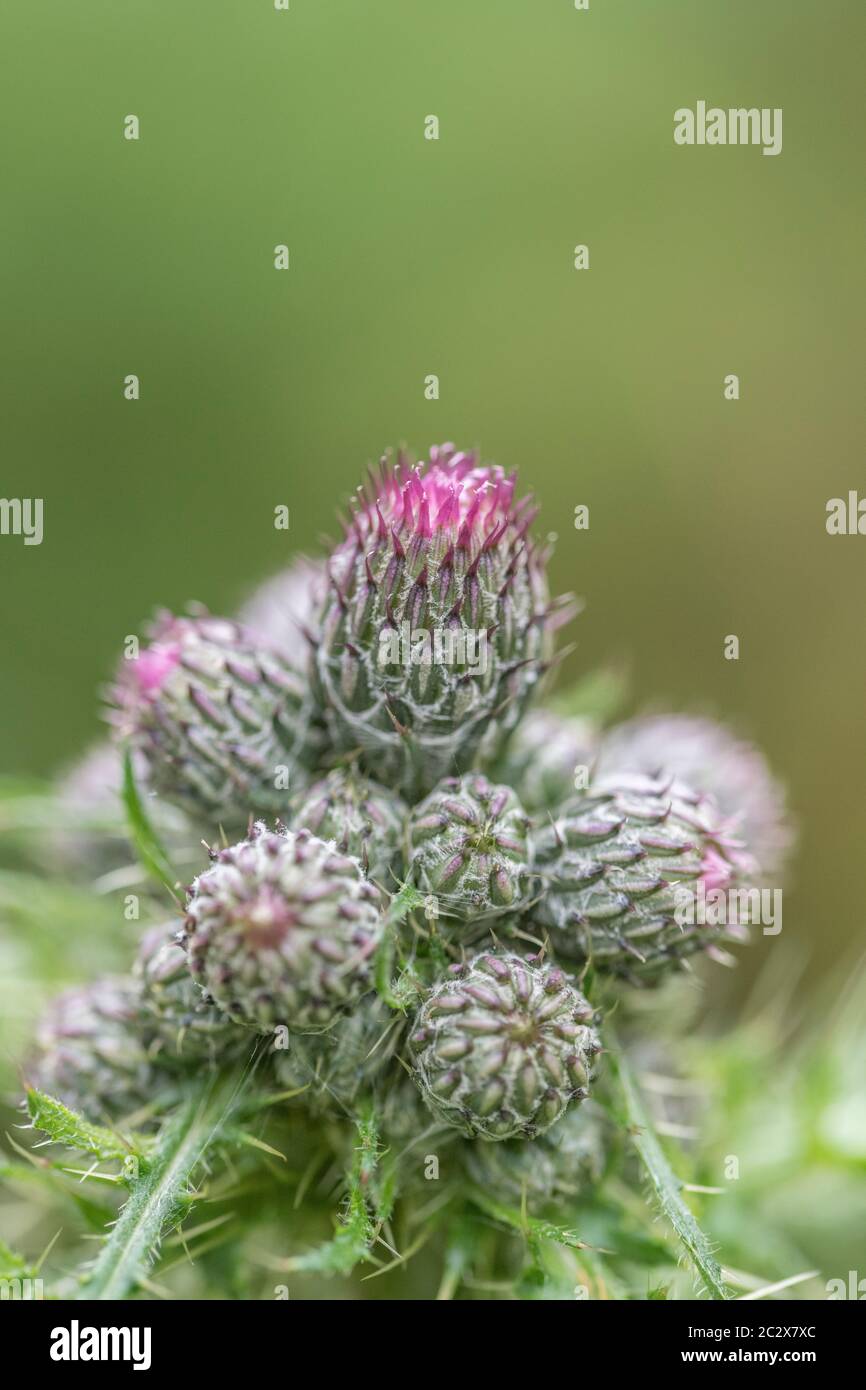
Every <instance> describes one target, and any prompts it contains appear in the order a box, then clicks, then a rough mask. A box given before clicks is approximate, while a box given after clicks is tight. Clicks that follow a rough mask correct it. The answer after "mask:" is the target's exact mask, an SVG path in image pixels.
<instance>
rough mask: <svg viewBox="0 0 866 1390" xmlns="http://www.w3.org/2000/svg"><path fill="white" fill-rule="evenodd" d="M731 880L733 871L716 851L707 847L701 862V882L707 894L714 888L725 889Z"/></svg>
mask: <svg viewBox="0 0 866 1390" xmlns="http://www.w3.org/2000/svg"><path fill="white" fill-rule="evenodd" d="M732 878H733V869H732V868H731V865H730V864H729V863H728V861H727V859H723V858H722V856H721V855H720V854H719V852H718V850H715V849H713V848H712V846H709V847H708V848H707V850H706V852H705V854H704V857H703V860H702V861H701V882H702V883H703V885H704V888H705V889H706V891H707V892H708V893H711V892H712V891H713V889H715V888H726V887H727V885H728V884H729V883H730V881H731V879H732Z"/></svg>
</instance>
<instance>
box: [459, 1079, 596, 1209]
mask: <svg viewBox="0 0 866 1390" xmlns="http://www.w3.org/2000/svg"><path fill="white" fill-rule="evenodd" d="M605 1130H606V1126H605V1123H604V1116H603V1114H602V1112H601V1111H600V1110H598V1109H597V1108H594V1106H593V1102H592V1101H586V1102H585V1103H584V1104H583V1105H581V1106H579V1107H578V1108H577V1109H576V1110H573V1109H572V1110H568V1111H566V1113H565V1115H563V1117H562V1119H561V1120H557V1122H556V1124H555V1125H553V1127H552V1128H551V1129H548V1130H547V1131H546V1132H545V1133H544V1134H540V1135H539V1136H538V1138H537V1139H507V1140H505V1141H504V1143H502V1144H478V1143H472V1142H471V1141H470V1142H465V1143H464V1144H463V1146H462V1158H463V1164H464V1167H465V1170H466V1173H467V1175H468V1176H469V1179H470V1181H472V1182H474V1183H475V1185H476V1186H477V1187H479V1188H481V1190H482V1191H483V1192H485V1193H487V1194H488V1195H489V1196H491V1197H493V1198H494V1199H496V1200H498V1201H500V1202H507V1203H509V1204H510V1205H512V1206H515V1207H519V1206H520V1205H521V1203H522V1202H523V1199H524V1197H525V1198H526V1202H527V1205H528V1207H529V1208H530V1210H533V1209H534V1210H536V1211H537V1210H539V1209H540V1208H543V1207H545V1206H547V1205H548V1204H550V1203H553V1202H563V1201H569V1200H573V1199H574V1198H575V1197H578V1196H584V1195H585V1194H586V1192H587V1191H588V1190H589V1189H591V1188H592V1187H594V1186H595V1185H596V1183H598V1181H599V1180H600V1178H601V1175H602V1173H603V1171H604V1160H605V1137H606V1135H605Z"/></svg>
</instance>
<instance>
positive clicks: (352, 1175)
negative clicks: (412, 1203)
mask: <svg viewBox="0 0 866 1390" xmlns="http://www.w3.org/2000/svg"><path fill="white" fill-rule="evenodd" d="M356 1128H357V1135H358V1143H357V1145H356V1146H355V1151H354V1156H353V1159H352V1166H351V1168H350V1170H349V1173H348V1174H347V1177H346V1184H347V1194H346V1205H345V1210H344V1213H343V1215H342V1217H341V1225H340V1229H339V1230H338V1231H337V1234H336V1235H335V1236H334V1237H333V1239H332V1240H328V1241H325V1242H324V1243H323V1244H321V1245H317V1246H316V1247H315V1248H314V1249H313V1250H308V1251H307V1252H306V1254H304V1255H296V1256H294V1257H293V1258H292V1259H290V1260H288V1261H287V1262H286V1266H285V1267H286V1269H287V1270H289V1271H302V1270H303V1271H305V1272H307V1273H311V1272H316V1273H318V1274H351V1272H352V1270H353V1269H354V1268H355V1266H356V1265H357V1264H360V1263H361V1261H362V1260H369V1258H370V1250H371V1248H372V1246H373V1243H374V1241H375V1240H376V1238H377V1236H378V1234H379V1231H380V1229H381V1227H382V1224H383V1222H385V1221H386V1220H387V1219H388V1216H389V1215H390V1210H391V1203H392V1202H393V1185H392V1183H391V1182H390V1181H389V1179H388V1175H387V1174H386V1177H385V1180H384V1181H383V1182H381V1183H378V1182H377V1181H376V1180H377V1178H378V1176H379V1164H380V1159H381V1154H380V1149H379V1131H378V1126H377V1124H376V1120H375V1117H374V1116H373V1114H372V1112H369V1113H367V1114H365V1115H362V1116H360V1117H359V1118H358V1119H357V1121H356Z"/></svg>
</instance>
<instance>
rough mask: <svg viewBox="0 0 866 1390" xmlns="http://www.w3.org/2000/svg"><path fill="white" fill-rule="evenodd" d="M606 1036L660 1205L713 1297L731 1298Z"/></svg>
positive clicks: (627, 1071) (623, 1062) (626, 1068)
mask: <svg viewBox="0 0 866 1390" xmlns="http://www.w3.org/2000/svg"><path fill="white" fill-rule="evenodd" d="M607 1037H608V1042H609V1043H610V1044H611V1050H610V1052H609V1054H608V1058H609V1061H610V1063H611V1066H612V1070H613V1073H614V1075H615V1077H616V1079H617V1081H618V1083H619V1089H620V1095H621V1097H622V1101H623V1105H624V1109H625V1116H626V1119H627V1121H628V1126H629V1132H630V1135H631V1139H632V1143H633V1144H634V1146H635V1149H636V1150H637V1153H638V1156H639V1158H640V1160H641V1162H642V1163H643V1166H644V1168H645V1169H646V1173H647V1177H648V1178H649V1180H650V1183H651V1185H652V1188H653V1191H654V1192H655V1194H656V1197H657V1198H658V1202H659V1206H660V1207H661V1210H662V1212H663V1214H664V1216H665V1217H666V1218H667V1220H668V1221H669V1222H670V1224H671V1225H672V1226H673V1228H674V1230H675V1231H676V1233H677V1235H678V1236H679V1238H680V1240H681V1241H682V1244H683V1248H684V1249H685V1252H686V1254H687V1256H688V1258H689V1260H690V1261H691V1263H692V1264H693V1265H694V1268H695V1270H696V1272H697V1274H698V1276H699V1278H700V1280H701V1282H702V1283H703V1285H704V1288H705V1289H706V1291H707V1293H708V1294H709V1296H710V1298H715V1299H727V1298H730V1297H732V1294H731V1291H730V1289H728V1288H727V1286H726V1285H725V1282H724V1279H723V1277H722V1271H721V1267H720V1265H719V1262H718V1260H717V1259H716V1258H715V1256H714V1254H713V1252H712V1248H711V1246H710V1242H709V1240H708V1238H707V1236H706V1235H705V1234H704V1232H703V1231H702V1230H701V1228H700V1226H699V1225H698V1223H697V1221H696V1220H695V1218H694V1216H693V1214H692V1212H691V1211H690V1210H689V1208H688V1207H687V1206H686V1203H685V1201H684V1200H683V1197H682V1187H683V1184H682V1183H681V1182H680V1180H679V1178H678V1177H677V1176H676V1174H675V1173H674V1171H673V1169H672V1168H671V1166H670V1164H669V1163H668V1160H667V1158H666V1157H665V1154H664V1150H663V1149H662V1146H661V1144H660V1143H659V1140H658V1136H657V1134H656V1132H655V1129H654V1128H653V1124H652V1121H651V1119H650V1117H649V1112H648V1111H647V1109H646V1106H645V1105H644V1102H643V1099H642V1097H641V1094H640V1089H639V1087H638V1084H637V1080H636V1078H635V1075H634V1072H633V1071H632V1068H631V1064H630V1063H629V1061H628V1059H627V1058H626V1056H625V1054H624V1052H623V1051H622V1049H621V1048H620V1047H619V1045H618V1043H617V1042H616V1039H615V1037H614V1036H613V1035H612V1032H611V1029H610V1027H609V1026H608V1028H607Z"/></svg>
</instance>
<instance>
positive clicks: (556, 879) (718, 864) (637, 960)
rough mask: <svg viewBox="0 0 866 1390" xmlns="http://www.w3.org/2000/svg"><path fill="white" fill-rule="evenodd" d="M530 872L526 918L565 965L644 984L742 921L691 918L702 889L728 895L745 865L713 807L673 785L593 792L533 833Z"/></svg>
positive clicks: (647, 783)
mask: <svg viewBox="0 0 866 1390" xmlns="http://www.w3.org/2000/svg"><path fill="white" fill-rule="evenodd" d="M536 867H537V874H538V885H539V893H538V899H537V901H536V903H535V905H534V906H533V908H532V909H531V912H530V919H531V921H532V923H534V924H536V925H538V926H540V927H542V928H544V929H545V931H547V932H549V934H550V939H551V943H552V945H553V948H554V950H555V952H556V953H557V955H558V956H561V957H564V958H565V959H569V960H575V961H581V962H590V963H591V964H592V965H593V966H594V967H595V968H597V969H599V970H606V971H611V972H613V973H616V974H620V975H624V976H626V977H634V978H638V977H640V978H642V979H647V978H649V977H653V976H655V977H657V976H659V975H661V974H664V973H665V972H666V971H667V970H669V969H671V968H673V967H676V966H677V965H678V964H679V963H680V962H681V961H682V960H683V959H684V958H685V957H687V956H689V955H692V954H693V953H694V952H696V951H700V950H702V949H703V948H704V947H707V946H710V945H712V943H714V942H717V941H719V940H721V939H723V938H725V937H726V936H727V937H730V938H732V939H733V938H736V937H737V936H741V935H742V923H741V922H736V921H735V922H729V923H728V924H726V925H725V926H713V925H709V924H701V923H700V922H699V921H697V920H696V918H697V917H698V916H699V914H698V913H697V912H695V911H694V910H692V911H691V912H690V911H689V910H688V908H689V905H692V906H694V902H695V895H696V893H697V892H698V890H699V888H700V887H701V886H702V887H703V889H704V890H707V891H709V890H715V889H719V888H727V886H728V885H730V884H734V883H735V882H736V881H737V875H738V874H740V873H742V872H744V871H746V870H747V869H748V867H749V865H748V860H747V858H746V856H745V855H744V853H743V852H742V851H741V849H740V848H739V846H738V845H737V843H736V842H735V841H734V840H732V839H731V837H730V836H728V835H727V834H726V832H725V828H724V825H723V823H722V822H721V820H720V818H719V816H718V812H717V809H716V807H715V804H714V803H713V801H712V800H711V799H710V798H708V797H705V796H701V795H699V794H698V793H695V792H691V791H690V790H689V789H687V788H686V787H684V786H683V785H682V784H679V783H678V784H676V786H675V787H674V786H672V784H671V782H670V781H666V780H664V779H653V778H649V777H641V776H638V777H631V778H626V777H621V778H616V779H613V780H612V781H610V782H606V783H605V782H602V783H600V784H597V785H596V788H595V790H594V791H593V792H592V794H589V795H586V796H583V797H575V798H574V800H572V801H570V802H568V803H567V804H566V805H565V806H564V807H563V808H562V809H561V811H560V813H559V814H558V815H557V816H556V818H555V820H554V821H553V822H552V823H551V824H549V825H548V826H546V827H543V828H541V829H540V831H539V833H538V837H537V854H536ZM689 917H691V918H692V920H691V922H689V920H688V918H689Z"/></svg>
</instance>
